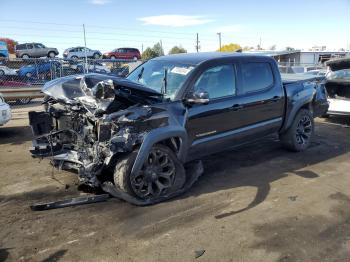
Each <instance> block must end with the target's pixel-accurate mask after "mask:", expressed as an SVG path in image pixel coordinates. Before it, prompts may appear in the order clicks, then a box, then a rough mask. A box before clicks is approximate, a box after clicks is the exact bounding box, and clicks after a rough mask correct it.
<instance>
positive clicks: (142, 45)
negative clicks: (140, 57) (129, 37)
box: [141, 43, 143, 54]
mask: <svg viewBox="0 0 350 262" xmlns="http://www.w3.org/2000/svg"><path fill="white" fill-rule="evenodd" d="M142 53H143V43H142V46H141V54H142Z"/></svg>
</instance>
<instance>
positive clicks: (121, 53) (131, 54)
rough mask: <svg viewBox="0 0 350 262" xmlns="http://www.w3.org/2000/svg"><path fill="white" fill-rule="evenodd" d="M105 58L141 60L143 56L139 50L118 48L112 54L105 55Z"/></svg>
mask: <svg viewBox="0 0 350 262" xmlns="http://www.w3.org/2000/svg"><path fill="white" fill-rule="evenodd" d="M103 58H107V59H133V60H139V59H141V54H140V51H139V50H138V49H137V48H117V49H114V50H113V51H111V52H107V53H104V54H103Z"/></svg>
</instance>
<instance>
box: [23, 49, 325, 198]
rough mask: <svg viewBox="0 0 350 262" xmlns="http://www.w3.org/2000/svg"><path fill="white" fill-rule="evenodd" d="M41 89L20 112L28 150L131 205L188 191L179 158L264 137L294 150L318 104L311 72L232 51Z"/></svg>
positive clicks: (321, 93)
mask: <svg viewBox="0 0 350 262" xmlns="http://www.w3.org/2000/svg"><path fill="white" fill-rule="evenodd" d="M42 92H43V93H44V94H45V99H44V108H45V110H44V111H42V112H34V111H33V112H29V119H30V125H31V127H32V130H33V133H34V136H35V139H34V140H33V146H32V148H31V153H32V155H33V156H34V157H49V158H51V162H52V164H53V165H54V166H56V167H58V168H59V169H69V170H75V171H76V172H77V173H78V176H79V180H80V182H81V183H82V184H86V185H89V186H91V187H95V188H99V187H102V189H104V190H105V191H108V192H112V191H113V192H114V195H119V196H122V198H124V199H126V200H128V201H130V202H132V203H136V204H140V203H141V204H142V203H146V204H152V203H156V202H159V201H161V200H164V199H168V198H170V197H172V196H175V195H177V194H178V193H179V192H183V191H184V189H188V188H189V185H191V184H192V183H193V181H194V179H193V176H192V172H194V171H193V170H192V171H191V169H190V170H188V169H186V166H187V165H188V164H189V163H193V162H194V161H197V162H198V160H200V159H201V158H202V157H203V156H205V155H208V154H213V153H215V152H218V151H222V150H225V149H228V148H232V147H235V146H239V145H242V144H244V143H248V142H251V141H253V140H256V139H259V138H262V137H265V136H267V135H271V134H278V135H279V137H280V140H281V143H282V144H283V145H284V146H285V147H286V148H287V149H289V150H292V151H303V150H305V149H306V148H307V147H308V146H309V145H310V142H311V140H312V137H313V133H314V117H316V116H320V115H323V114H324V113H325V112H326V111H327V109H328V102H327V94H326V91H325V88H324V84H323V83H322V82H320V81H318V80H317V79H315V78H314V77H313V76H297V75H295V76H294V77H293V76H289V77H283V80H282V78H281V75H280V73H279V71H278V66H277V63H276V62H275V60H274V59H273V58H271V57H268V56H258V55H247V54H240V53H226V54H225V53H201V54H178V55H170V56H162V57H158V58H155V59H152V60H149V61H147V62H145V63H143V64H141V65H140V66H139V67H138V68H136V69H135V70H134V71H133V72H131V73H130V74H129V75H128V76H127V77H126V78H125V79H123V78H118V77H113V76H107V75H100V74H85V75H74V76H68V77H63V78H59V79H56V80H53V81H50V82H48V83H47V84H45V86H44V87H43V89H42ZM186 171H187V172H186ZM106 185H107V186H106ZM111 188H113V190H111ZM116 192H118V193H116ZM112 194H113V193H112Z"/></svg>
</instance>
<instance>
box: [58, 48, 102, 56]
mask: <svg viewBox="0 0 350 262" xmlns="http://www.w3.org/2000/svg"><path fill="white" fill-rule="evenodd" d="M85 53H86V56H87V57H88V58H95V59H99V58H100V57H101V55H102V53H101V52H100V51H99V50H91V49H90V48H86V52H85V47H81V46H78V47H71V48H68V49H66V50H64V52H63V57H64V58H68V59H79V58H84V57H85Z"/></svg>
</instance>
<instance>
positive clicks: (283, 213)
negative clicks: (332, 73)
mask: <svg viewBox="0 0 350 262" xmlns="http://www.w3.org/2000/svg"><path fill="white" fill-rule="evenodd" d="M29 109H33V108H31V107H30V106H28V107H26V108H23V109H15V110H14V119H13V120H12V121H11V122H10V123H8V124H7V125H6V126H4V127H1V128H0V214H1V215H0V227H1V228H0V261H349V260H350V173H349V170H350V152H349V151H350V140H349V137H350V128H349V126H348V125H349V124H350V120H347V119H339V118H331V119H329V120H323V119H317V125H316V130H315V132H316V138H315V141H314V143H313V144H312V147H311V148H310V149H309V150H307V151H306V152H304V153H291V152H287V151H285V150H283V149H282V148H281V147H280V145H279V143H278V141H276V140H275V139H273V138H268V139H265V140H264V141H261V142H259V143H255V144H254V145H250V146H247V147H244V148H241V149H236V150H233V151H227V152H223V153H220V154H217V155H213V156H210V157H207V158H206V159H205V160H204V167H205V173H204V174H203V176H202V177H201V178H200V180H199V181H198V182H197V183H196V184H195V185H194V187H193V188H192V189H191V190H190V191H189V192H187V193H186V194H184V195H183V196H181V197H178V198H176V199H173V200H171V201H168V202H164V203H161V204H158V205H154V206H150V207H136V206H132V205H130V204H128V203H125V202H123V201H120V200H117V199H111V200H109V201H107V202H104V203H96V204H90V205H85V206H77V207H69V208H64V209H56V210H49V211H42V212H33V211H31V210H30V208H29V205H30V204H32V203H36V202H41V201H49V200H58V199H62V198H67V197H71V196H78V195H80V194H83V193H82V192H79V191H78V190H77V186H76V184H77V179H76V175H74V174H71V173H68V172H63V171H61V172H59V171H57V170H54V171H53V169H52V167H51V166H50V165H49V162H48V161H47V160H42V161H39V160H38V159H33V158H31V156H30V154H29V152H28V147H29V146H30V145H31V142H30V139H31V130H30V128H29V127H28V120H27V116H26V112H27V111H28V110H29ZM203 252H204V253H203ZM196 254H197V255H200V254H201V256H200V257H198V258H196Z"/></svg>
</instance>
